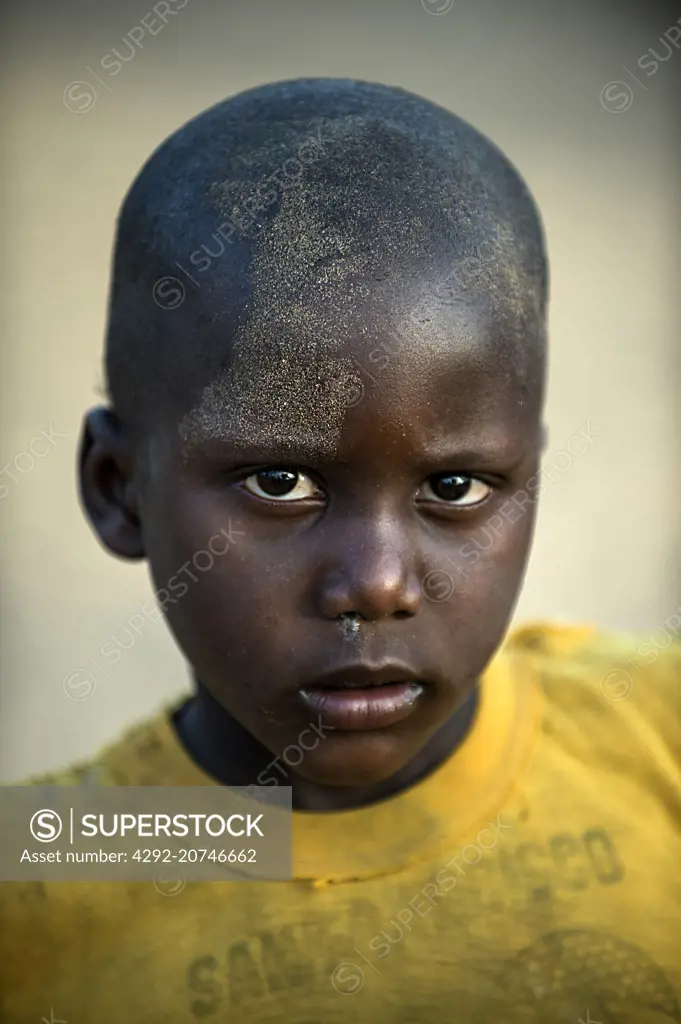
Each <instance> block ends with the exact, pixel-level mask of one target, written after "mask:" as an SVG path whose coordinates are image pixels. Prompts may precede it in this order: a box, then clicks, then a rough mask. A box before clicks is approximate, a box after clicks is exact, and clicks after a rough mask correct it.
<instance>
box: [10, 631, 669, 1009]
mask: <svg viewBox="0 0 681 1024" xmlns="http://www.w3.org/2000/svg"><path fill="white" fill-rule="evenodd" d="M647 647H648V650H647V651H646V653H645V654H644V655H643V656H641V655H640V654H639V653H638V651H637V643H636V641H632V640H630V639H627V638H624V637H620V636H613V635H602V634H598V633H596V632H595V631H593V630H591V629H587V628H563V627H552V626H544V625H539V626H535V627H527V628H525V629H523V630H520V631H519V632H518V633H516V634H515V635H514V636H512V637H511V638H510V639H509V640H508V641H507V643H506V644H505V645H504V647H503V648H502V650H501V652H500V653H499V654H498V655H497V657H496V658H495V660H494V661H493V663H492V665H491V666H490V668H489V669H488V671H487V673H486V674H485V678H484V680H483V682H482V700H481V704H480V707H479V710H478V713H477V716H476V720H475V722H474V725H473V727H472V729H471V732H470V733H469V735H468V736H467V738H466V739H465V741H464V743H463V744H462V746H461V747H460V748H459V749H458V750H457V751H456V752H455V753H454V754H453V755H452V756H451V757H450V758H449V759H448V761H446V762H445V763H444V764H443V765H442V766H441V767H440V768H439V769H438V770H437V771H436V772H434V773H433V774H432V775H431V776H430V777H429V778H427V779H425V780H423V781H422V782H420V783H419V784H417V785H416V786H414V787H413V788H412V789H410V790H409V791H407V792H405V793H402V794H400V795H398V796H396V797H394V798H392V799H389V800H386V801H384V802H383V803H381V804H378V805H375V806H373V807H368V808H363V809H361V810H353V811H344V812H341V813H334V814H309V813H295V814H294V816H293V837H294V838H293V841H294V875H295V877H294V880H293V881H290V882H281V881H280V882H258V883H248V882H232V883H207V882H201V883H198V882H197V883H188V884H187V885H186V886H185V887H184V888H181V887H177V888H178V890H179V891H175V889H173V888H172V887H170V888H169V890H168V892H165V891H159V888H157V887H156V886H155V885H153V884H151V883H135V884H127V883H123V882H111V883H21V884H20V883H5V884H4V885H3V886H2V888H1V890H0V895H1V896H2V919H3V935H4V942H3V946H2V949H1V950H0V953H1V955H0V972H1V975H2V994H3V1004H2V1005H3V1012H4V1015H3V1016H2V1020H3V1021H7V1022H10V1024H39V1022H40V1021H41V1019H43V1018H44V1020H45V1021H47V1022H52V1021H59V1020H63V1021H66V1022H68V1024H123V1022H126V1024H197V1022H199V1021H201V1022H206V1024H214V1022H215V1024H218V1022H220V1024H223V1022H237V1021H238V1022H241V1021H248V1022H251V1024H266V1022H268V1024H270V1022H274V1021H276V1022H282V1021H283V1022H287V1024H333V1022H340V1021H348V1020H356V1021H359V1022H361V1024H383V1022H386V1024H442V1022H450V1021H451V1022H453V1021H457V1022H458V1021H461V1022H465V1024H478V1022H479V1024H482V1022H484V1024H496V1022H501V1024H506V1022H508V1024H515V1022H523V1021H547V1022H548V1021H550V1022H552V1024H554V1022H562V1021H565V1022H567V1024H578V1022H579V1021H580V1020H581V1021H583V1022H584V1024H587V1022H591V1024H596V1022H603V1024H615V1022H628V1021H631V1022H632V1024H633V1022H636V1024H649V1022H650V1024H652V1022H653V1021H655V1022H662V1021H679V1022H681V652H680V651H679V649H678V647H674V648H670V649H669V650H665V651H663V650H661V649H659V650H658V649H654V650H650V648H651V645H650V644H648V645H647ZM641 650H643V648H642V647H641ZM653 655H654V657H653ZM170 710H172V709H170ZM169 713H170V711H169V710H168V709H167V710H166V711H165V712H164V714H163V715H161V716H160V717H158V718H157V719H155V720H153V721H150V722H148V723H146V724H143V725H141V726H138V727H137V728H135V729H134V730H132V731H130V732H128V733H127V734H126V735H125V736H124V737H123V738H122V739H121V740H120V741H119V742H117V743H116V744H114V745H113V746H110V747H109V748H107V749H106V750H105V751H104V752H103V753H102V754H101V755H100V757H99V758H97V759H96V760H95V761H94V762H93V763H92V764H91V765H89V766H81V767H80V768H77V769H74V770H72V771H71V773H69V774H67V775H58V776H52V777H51V778H49V779H46V778H42V779H40V780H33V781H40V782H41V783H43V784H48V783H52V784H58V783H76V784H77V783H79V782H83V781H86V780H87V781H91V782H92V781H94V782H96V783H102V784H110V785H126V784H128V785H197V784H203V785H214V782H213V781H212V780H211V779H210V778H208V777H207V776H205V775H204V774H203V773H202V772H201V771H200V770H199V769H198V768H197V767H196V766H195V765H194V764H193V762H192V761H191V760H190V759H189V758H188V756H187V755H186V753H185V752H184V750H183V748H182V747H181V745H180V744H179V742H178V740H177V738H176V735H175V733H174V731H173V729H172V727H171V725H170V721H169Z"/></svg>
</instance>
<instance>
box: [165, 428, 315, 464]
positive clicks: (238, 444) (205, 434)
mask: <svg viewBox="0 0 681 1024" xmlns="http://www.w3.org/2000/svg"><path fill="white" fill-rule="evenodd" d="M334 448H335V446H334V444H333V439H332V438H331V437H328V438H327V439H326V440H322V439H317V440H316V441H313V439H312V438H310V441H309V443H306V441H305V439H304V437H298V438H295V439H291V440H286V439H285V438H281V437H279V438H278V437H274V436H273V437H271V438H268V439H267V440H263V439H259V438H257V437H254V436H244V435H242V434H238V433H236V432H234V433H233V434H232V433H229V432H228V431H225V432H224V433H218V432H217V431H213V430H204V429H201V430H192V432H191V435H190V436H189V437H187V438H186V439H184V440H183V442H182V455H183V458H185V459H191V458H206V459H211V458H215V459H219V458H223V457H224V456H225V455H226V454H230V455H237V456H239V457H241V458H243V457H246V456H249V455H252V456H253V461H254V462H272V463H274V462H296V461H297V462H301V461H303V462H304V461H307V462H326V461H328V460H329V456H330V455H331V454H332V453H333V451H334Z"/></svg>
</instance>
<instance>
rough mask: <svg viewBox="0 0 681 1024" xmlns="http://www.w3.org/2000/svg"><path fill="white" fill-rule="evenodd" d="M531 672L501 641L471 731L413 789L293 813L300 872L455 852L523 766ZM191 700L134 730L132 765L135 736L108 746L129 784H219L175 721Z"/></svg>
mask: <svg viewBox="0 0 681 1024" xmlns="http://www.w3.org/2000/svg"><path fill="white" fill-rule="evenodd" d="M531 673H532V669H531V667H530V664H529V663H528V660H527V659H521V658H520V657H519V655H518V653H517V652H516V651H514V650H513V649H509V648H502V649H501V651H500V652H498V653H497V655H496V657H495V658H494V659H493V660H492V662H491V663H490V665H489V666H488V668H487V669H486V671H485V673H484V674H483V677H482V679H481V681H480V699H479V703H478V709H477V713H476V716H475V718H474V720H473V723H472V725H471V728H470V730H469V732H468V734H467V736H466V737H465V738H464V739H463V741H462V743H461V745H460V746H459V747H457V749H456V750H455V751H454V752H453V753H452V754H451V755H450V756H449V757H448V758H446V759H445V760H444V761H443V762H442V763H441V764H440V765H439V766H438V767H437V768H436V769H435V770H434V771H432V772H431V773H430V774H429V775H427V776H426V777H424V778H423V779H422V780H421V781H419V782H417V783H415V784H414V785H413V786H411V787H410V788H409V789H406V790H404V791H403V792H401V793H397V794H396V795H394V796H392V797H388V798H387V799H385V800H382V801H380V802H378V803H374V804H371V805H369V806H366V807H361V808H354V809H350V810H343V811H324V812H311V811H294V812H293V823H292V824H293V877H294V878H296V879H308V880H310V881H312V882H314V883H315V884H317V885H323V884H328V883H332V882H340V881H344V880H348V879H364V878H370V877H373V876H377V875H385V874H390V873H392V872H394V871H396V870H399V869H400V868H402V867H405V866H407V865H409V864H410V863H412V862H415V861H419V860H425V859H430V858H432V857H435V856H438V855H439V854H440V853H442V854H444V853H447V852H449V853H450V856H453V855H454V854H455V853H456V849H457V845H458V842H459V840H460V838H461V837H463V836H464V835H466V834H470V833H471V830H474V829H475V828H478V829H481V828H484V827H485V825H487V824H488V823H489V821H490V818H491V817H492V818H493V816H494V814H495V813H496V812H497V811H498V809H499V807H500V806H501V805H502V804H503V801H504V800H505V798H506V796H507V795H508V794H509V792H510V790H511V789H512V787H513V785H514V784H515V783H516V782H517V778H518V775H519V774H520V773H522V770H523V768H524V766H525V763H526V761H527V757H528V754H529V749H530V746H531V742H532V738H533V735H534V732H535V729H536V724H537V719H538V688H537V687H536V686H535V685H534V680H533V679H532V674H531ZM185 700H186V697H183V698H182V701H175V702H173V704H172V705H170V706H166V707H165V708H164V710H163V712H162V713H161V714H160V715H159V716H157V717H156V718H155V719H153V720H152V721H151V722H149V723H147V724H146V725H145V726H142V727H141V728H140V729H138V730H136V739H134V740H133V747H134V748H136V749H137V752H138V754H137V757H135V755H134V754H133V763H131V760H130V745H129V744H127V745H126V744H125V742H123V743H121V744H119V745H117V748H114V749H113V750H111V751H110V756H109V762H110V763H111V761H112V760H113V761H115V760H116V756H117V754H118V756H119V757H120V769H121V770H122V772H123V773H124V775H125V777H126V779H127V781H128V784H129V785H146V786H150V785H157V786H158V785H169V786H217V785H219V783H218V782H217V781H216V780H215V779H214V778H212V777H211V776H209V775H208V774H206V773H205V772H204V771H202V769H201V768H199V767H198V765H196V764H195V763H194V761H193V760H192V759H191V758H190V756H189V754H188V753H187V751H186V750H185V748H184V746H183V744H182V742H181V740H180V738H179V736H178V734H177V732H176V729H175V726H174V725H173V715H174V714H175V712H176V711H177V710H178V708H179V706H180V705H181V704H182V703H183V702H184V701H185ZM129 738H132V737H130V736H129ZM112 767H113V765H112ZM119 774H120V773H119Z"/></svg>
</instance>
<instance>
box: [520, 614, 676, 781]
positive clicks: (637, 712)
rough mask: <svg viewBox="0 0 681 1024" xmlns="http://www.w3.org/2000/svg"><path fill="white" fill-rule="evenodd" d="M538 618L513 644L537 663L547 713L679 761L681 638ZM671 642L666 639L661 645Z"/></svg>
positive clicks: (575, 732)
mask: <svg viewBox="0 0 681 1024" xmlns="http://www.w3.org/2000/svg"><path fill="white" fill-rule="evenodd" d="M659 639H660V641H661V642H657V641H656V639H655V637H653V636H649V635H637V634H629V633H621V632H616V631H610V630H600V629H596V628H594V627H592V626H569V625H560V624H555V623H543V622H539V623H532V624H530V625H527V626H524V627H522V628H521V629H518V630H516V631H515V632H514V633H512V634H511V636H510V637H509V639H508V643H507V649H508V650H509V652H510V653H511V654H512V655H514V656H515V657H516V658H517V659H519V660H520V661H521V663H522V662H526V663H527V665H528V667H529V666H532V668H533V669H534V670H535V676H536V678H537V679H538V682H539V687H540V690H541V692H542V695H543V698H544V705H545V712H544V718H545V721H546V720H547V719H548V720H550V721H551V722H552V724H553V727H554V728H560V730H561V733H562V735H563V736H565V737H566V738H567V737H569V736H571V735H572V736H573V737H574V739H575V741H577V739H578V738H580V737H581V738H583V740H584V742H585V744H587V745H590V746H591V748H593V746H594V745H596V744H597V745H598V747H599V748H607V747H608V746H612V747H613V748H614V747H617V748H620V749H619V756H620V757H622V756H627V755H629V754H631V753H633V752H634V750H636V749H641V750H644V751H646V752H647V754H649V755H650V756H651V757H652V758H653V759H654V760H655V761H657V762H658V763H660V762H664V763H666V764H667V765H670V764H674V765H675V766H677V768H678V766H681V643H680V642H679V640H678V639H677V638H676V637H674V636H672V637H671V638H667V639H664V638H663V637H660V638H659ZM663 644H666V646H663Z"/></svg>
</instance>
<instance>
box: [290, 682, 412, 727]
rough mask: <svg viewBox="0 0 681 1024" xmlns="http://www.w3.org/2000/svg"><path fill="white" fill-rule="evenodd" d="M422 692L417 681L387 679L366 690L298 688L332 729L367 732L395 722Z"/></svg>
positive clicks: (406, 715)
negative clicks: (397, 681)
mask: <svg viewBox="0 0 681 1024" xmlns="http://www.w3.org/2000/svg"><path fill="white" fill-rule="evenodd" d="M422 693H423V686H421V684H420V683H416V682H408V683H389V684H387V685H386V686H374V687H370V688H368V689H365V690H322V689H318V690H301V696H302V698H303V700H304V701H305V703H306V704H307V706H308V707H309V708H311V709H312V710H313V711H315V712H318V713H319V714H321V716H322V718H323V719H324V720H325V722H326V723H327V725H330V726H331V728H332V729H342V730H343V731H346V732H347V731H351V732H367V731H369V730H371V729H386V728H388V726H391V725H396V724H397V722H402V721H403V720H404V719H405V718H408V717H409V715H411V714H412V712H413V711H414V709H415V707H416V705H417V703H418V699H419V697H420V696H421V694H422Z"/></svg>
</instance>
